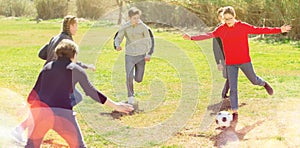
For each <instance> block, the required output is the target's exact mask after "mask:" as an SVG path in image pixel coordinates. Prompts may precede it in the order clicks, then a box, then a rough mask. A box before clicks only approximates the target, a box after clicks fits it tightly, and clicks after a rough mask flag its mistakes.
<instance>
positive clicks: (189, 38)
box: [182, 34, 191, 40]
mask: <svg viewBox="0 0 300 148" xmlns="http://www.w3.org/2000/svg"><path fill="white" fill-rule="evenodd" d="M182 37H183V39H185V40H191V37H190V36H189V35H188V34H184V35H183V36H182Z"/></svg>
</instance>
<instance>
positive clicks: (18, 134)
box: [11, 127, 26, 144]
mask: <svg viewBox="0 0 300 148" xmlns="http://www.w3.org/2000/svg"><path fill="white" fill-rule="evenodd" d="M23 133H24V130H23V129H22V128H21V127H16V128H15V129H14V130H13V131H12V132H11V135H12V137H13V138H14V139H15V140H16V142H18V143H20V144H25V143H26V138H25V137H24V136H23Z"/></svg>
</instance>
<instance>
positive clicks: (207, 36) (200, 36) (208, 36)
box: [183, 32, 215, 41]
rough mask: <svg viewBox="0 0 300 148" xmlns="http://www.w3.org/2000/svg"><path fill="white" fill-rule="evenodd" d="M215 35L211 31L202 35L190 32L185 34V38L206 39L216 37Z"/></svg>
mask: <svg viewBox="0 0 300 148" xmlns="http://www.w3.org/2000/svg"><path fill="white" fill-rule="evenodd" d="M214 37H215V36H214V35H213V33H211V32H209V33H206V34H201V35H196V36H190V35H188V34H184V35H183V38H184V39H186V40H195V41H198V40H205V39H210V38H214Z"/></svg>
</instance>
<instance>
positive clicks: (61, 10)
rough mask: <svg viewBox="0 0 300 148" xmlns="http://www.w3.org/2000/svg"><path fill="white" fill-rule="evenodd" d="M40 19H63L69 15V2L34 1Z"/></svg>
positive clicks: (52, 0) (62, 0)
mask: <svg viewBox="0 0 300 148" xmlns="http://www.w3.org/2000/svg"><path fill="white" fill-rule="evenodd" d="M34 3H35V6H36V10H37V14H38V18H41V19H46V20H47V19H53V18H62V17H64V16H65V15H67V14H68V0H34Z"/></svg>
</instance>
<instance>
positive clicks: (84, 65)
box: [76, 61, 88, 69]
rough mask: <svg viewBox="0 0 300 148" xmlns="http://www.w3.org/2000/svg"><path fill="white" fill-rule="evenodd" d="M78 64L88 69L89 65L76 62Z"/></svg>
mask: <svg viewBox="0 0 300 148" xmlns="http://www.w3.org/2000/svg"><path fill="white" fill-rule="evenodd" d="M76 64H77V65H79V66H80V67H81V68H83V69H88V65H87V64H85V63H82V62H80V61H78V62H76Z"/></svg>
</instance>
